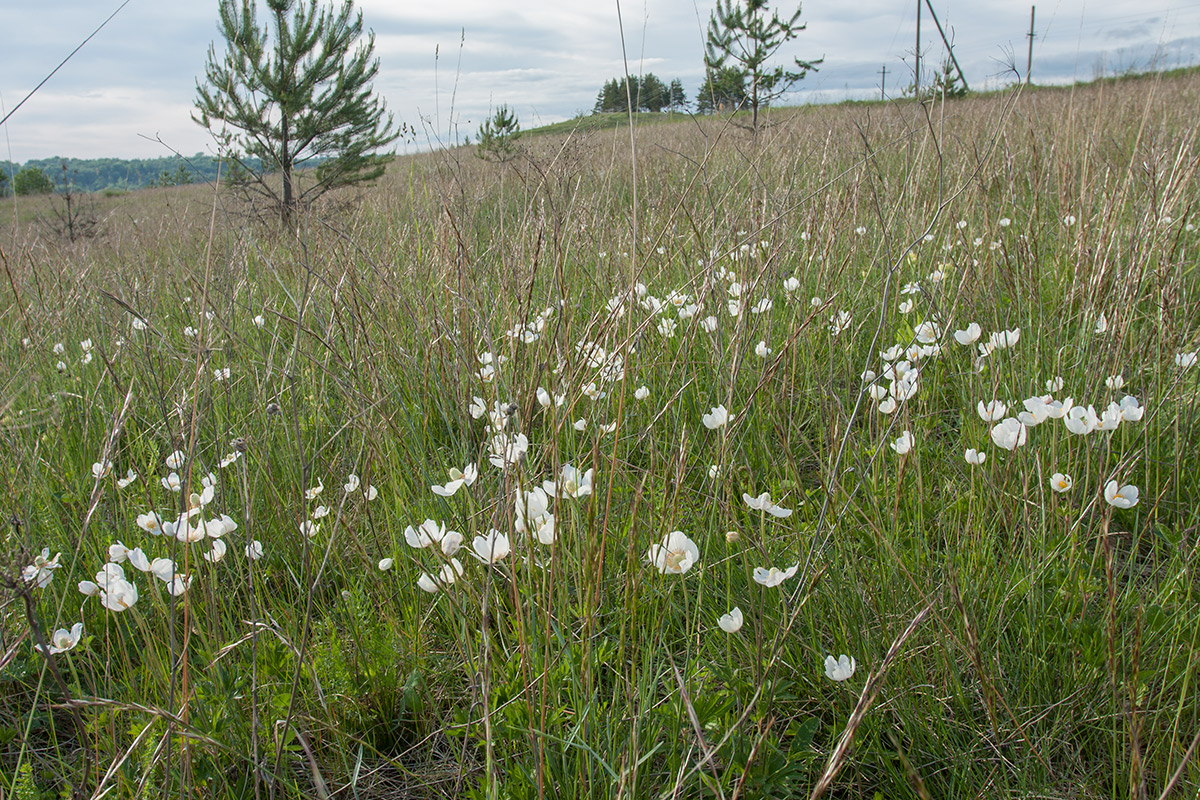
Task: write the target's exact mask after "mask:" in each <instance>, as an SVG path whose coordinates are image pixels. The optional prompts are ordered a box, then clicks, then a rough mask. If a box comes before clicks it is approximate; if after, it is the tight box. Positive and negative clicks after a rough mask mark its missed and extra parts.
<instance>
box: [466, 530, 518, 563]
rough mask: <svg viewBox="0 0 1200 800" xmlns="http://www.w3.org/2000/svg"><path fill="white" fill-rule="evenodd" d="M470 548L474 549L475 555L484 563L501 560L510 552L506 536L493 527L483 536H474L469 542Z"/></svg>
mask: <svg viewBox="0 0 1200 800" xmlns="http://www.w3.org/2000/svg"><path fill="white" fill-rule="evenodd" d="M471 549H472V550H473V551H474V553H475V557H476V558H478V559H479V560H480V561H482V562H483V563H485V564H495V563H496V562H497V561H502V560H503V559H504V558H506V557H507V556H508V554H509V553H510V552H512V546H511V545H510V544H509V541H508V537H507V536H505V535H504V534H503V533H501V532H500V531H498V530H496V529H495V528H492V529H490V530H489V531H488V532H487V533H486V534H485V535H483V536H476V537H475V539H474V541H472V542H471Z"/></svg>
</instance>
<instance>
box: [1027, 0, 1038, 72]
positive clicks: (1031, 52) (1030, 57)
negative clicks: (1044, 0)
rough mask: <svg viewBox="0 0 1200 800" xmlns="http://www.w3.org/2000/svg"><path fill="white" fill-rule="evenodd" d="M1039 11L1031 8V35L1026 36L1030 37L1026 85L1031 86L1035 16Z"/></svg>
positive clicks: (1034, 7)
mask: <svg viewBox="0 0 1200 800" xmlns="http://www.w3.org/2000/svg"><path fill="white" fill-rule="evenodd" d="M1035 11H1037V6H1030V7H1029V33H1027V34H1025V35H1026V36H1028V37H1029V56H1028V58H1026V59H1025V85H1026V86H1028V85H1029V73H1030V72H1031V71H1032V70H1033V14H1034V12H1035Z"/></svg>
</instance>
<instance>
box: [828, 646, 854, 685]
mask: <svg viewBox="0 0 1200 800" xmlns="http://www.w3.org/2000/svg"><path fill="white" fill-rule="evenodd" d="M857 668H858V664H856V663H854V658H853V657H852V656H848V655H846V654H845V653H842V655H840V656H839V657H837V658H834V657H833V656H825V676H826V677H828V678H829V679H830V680H833V681H838V682H839V683H840V682H841V681H844V680H847V679H849V678H850V676H851V675H853V674H854V670H856V669H857Z"/></svg>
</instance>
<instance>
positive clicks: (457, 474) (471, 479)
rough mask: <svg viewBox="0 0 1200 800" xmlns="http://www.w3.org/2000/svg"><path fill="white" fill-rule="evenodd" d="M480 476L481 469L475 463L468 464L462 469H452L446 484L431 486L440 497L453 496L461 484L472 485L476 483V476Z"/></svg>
mask: <svg viewBox="0 0 1200 800" xmlns="http://www.w3.org/2000/svg"><path fill="white" fill-rule="evenodd" d="M478 476H479V470H478V469H477V468H476V467H475V465H474V464H473V463H472V464H467V466H465V467H463V468H462V469H457V468H452V469H451V470H450V480H448V481H446V484H445V486H430V487H429V488H430V490H432V491H433V493H434V494H436V495H438V496H439V497H453V496H454V493H455V492H457V491H458V490H459V487H461V486H470V485H471V484H473V483H475V478H477V477H478Z"/></svg>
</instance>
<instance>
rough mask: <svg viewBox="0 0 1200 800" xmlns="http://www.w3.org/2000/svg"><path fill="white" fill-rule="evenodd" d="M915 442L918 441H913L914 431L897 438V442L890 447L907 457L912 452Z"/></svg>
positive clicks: (906, 432)
mask: <svg viewBox="0 0 1200 800" xmlns="http://www.w3.org/2000/svg"><path fill="white" fill-rule="evenodd" d="M915 442H916V440H915V439H913V435H912V431H905V432H904V433H902V434H900V435H899V436H898V437H896V440H895V441H894V442H892V443H891V444H890V445H889V446H890V447H891V448H892V449H893V450H895V451H896V452H897V453H899V454H900V455H902V456H906V455H908V454H909V453H910V452H911V451H912V449H913V444H915Z"/></svg>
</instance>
